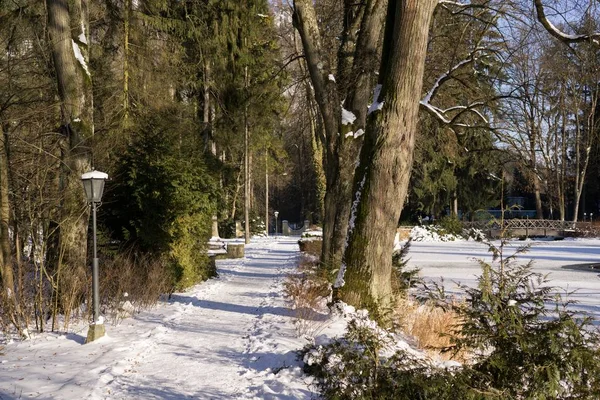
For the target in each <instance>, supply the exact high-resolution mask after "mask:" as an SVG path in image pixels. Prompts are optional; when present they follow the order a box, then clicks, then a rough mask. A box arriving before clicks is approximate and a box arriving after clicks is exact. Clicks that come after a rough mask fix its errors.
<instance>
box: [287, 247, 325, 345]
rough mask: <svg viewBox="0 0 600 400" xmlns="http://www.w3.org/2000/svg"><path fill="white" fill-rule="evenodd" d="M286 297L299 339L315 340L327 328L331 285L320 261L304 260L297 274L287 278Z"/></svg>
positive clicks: (311, 258) (310, 258)
mask: <svg viewBox="0 0 600 400" xmlns="http://www.w3.org/2000/svg"><path fill="white" fill-rule="evenodd" d="M283 286H284V290H283V293H284V295H285V297H286V298H287V299H288V301H289V302H290V303H291V307H292V309H293V310H294V318H295V319H296V329H297V331H298V334H299V335H306V336H311V337H314V336H316V335H317V334H318V333H319V332H320V331H321V330H323V328H325V326H326V321H327V318H326V314H327V300H328V298H329V296H330V293H331V289H330V284H329V282H328V281H327V278H326V276H325V275H324V273H322V271H321V270H320V269H319V268H318V260H316V259H315V258H314V257H307V256H303V257H302V258H301V259H300V262H299V265H298V269H297V271H296V272H295V273H293V274H290V275H288V276H287V277H286V280H285V282H284V284H283Z"/></svg>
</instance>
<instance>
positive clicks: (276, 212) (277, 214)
mask: <svg viewBox="0 0 600 400" xmlns="http://www.w3.org/2000/svg"><path fill="white" fill-rule="evenodd" d="M273 214H275V236H277V217H278V216H279V211H275V212H274V213H273Z"/></svg>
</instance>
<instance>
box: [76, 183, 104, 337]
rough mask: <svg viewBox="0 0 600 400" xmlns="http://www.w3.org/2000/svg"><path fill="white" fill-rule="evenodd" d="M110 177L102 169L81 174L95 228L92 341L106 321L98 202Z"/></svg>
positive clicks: (90, 333) (98, 334) (100, 334)
mask: <svg viewBox="0 0 600 400" xmlns="http://www.w3.org/2000/svg"><path fill="white" fill-rule="evenodd" d="M107 179H108V175H107V174H106V173H104V172H100V171H91V172H86V173H85V174H83V175H81V181H82V182H83V189H84V190H85V196H86V199H87V201H88V203H91V205H92V229H93V243H94V247H93V255H94V258H93V260H92V303H93V317H94V320H93V321H92V323H91V324H90V329H89V331H88V335H87V340H86V342H88V343H89V342H92V341H94V340H96V339H98V338H100V337H102V336H104V333H105V330H104V323H103V321H102V319H101V318H100V287H99V286H100V284H99V282H100V280H99V278H98V253H97V243H96V203H99V202H100V201H101V200H102V192H103V191H104V182H105V181H106V180H107Z"/></svg>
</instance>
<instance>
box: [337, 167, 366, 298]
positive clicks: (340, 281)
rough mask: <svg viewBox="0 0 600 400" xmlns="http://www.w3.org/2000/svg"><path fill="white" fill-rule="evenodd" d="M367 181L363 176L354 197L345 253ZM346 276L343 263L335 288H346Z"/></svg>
mask: <svg viewBox="0 0 600 400" xmlns="http://www.w3.org/2000/svg"><path fill="white" fill-rule="evenodd" d="M366 180H367V174H366V173H365V175H364V176H363V179H362V181H361V182H360V184H359V185H358V190H357V191H356V195H355V196H354V202H353V203H352V209H351V210H350V220H349V221H348V235H346V243H345V244H344V251H345V250H346V249H347V248H348V238H349V237H350V234H351V233H352V231H353V230H354V224H355V222H356V211H357V210H358V205H359V204H360V198H361V195H362V190H363V187H364V186H365V182H366ZM345 274H346V263H345V262H344V261H342V265H341V266H340V269H339V271H338V274H337V277H336V278H335V283H334V284H333V287H334V288H341V287H342V286H344V284H345V283H346V281H345V280H344V275H345Z"/></svg>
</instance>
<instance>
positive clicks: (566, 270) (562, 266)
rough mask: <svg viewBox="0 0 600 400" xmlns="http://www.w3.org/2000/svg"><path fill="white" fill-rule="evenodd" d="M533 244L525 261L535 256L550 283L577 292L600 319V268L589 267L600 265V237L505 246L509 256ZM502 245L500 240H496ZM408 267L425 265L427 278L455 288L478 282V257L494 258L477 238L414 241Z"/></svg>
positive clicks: (585, 306) (578, 298) (577, 297)
mask: <svg viewBox="0 0 600 400" xmlns="http://www.w3.org/2000/svg"><path fill="white" fill-rule="evenodd" d="M527 243H529V244H531V248H530V249H529V251H528V252H527V253H524V254H522V255H520V256H519V259H521V260H522V262H523V263H527V262H528V261H529V260H533V261H534V264H533V266H534V267H533V270H534V271H535V272H540V273H542V274H548V278H549V279H550V282H549V284H550V285H551V286H555V287H556V288H557V291H558V292H559V293H561V294H565V293H568V292H573V291H574V293H573V294H571V295H570V297H569V298H570V299H573V300H576V301H578V302H579V304H577V305H576V306H575V308H577V309H579V310H584V311H586V312H589V313H590V314H592V315H593V316H594V317H595V318H596V319H600V269H596V270H592V269H589V268H587V269H586V268H585V267H586V264H593V263H596V264H598V265H599V266H600V239H577V240H568V239H566V240H561V241H527V242H525V241H513V242H510V243H509V246H507V248H505V249H504V254H505V255H506V256H509V255H512V254H513V253H514V251H515V249H516V248H517V247H519V246H522V245H524V244H527ZM494 244H495V245H497V246H498V245H499V242H494ZM408 257H409V258H410V260H409V262H408V267H409V268H410V267H418V268H420V269H421V273H420V275H421V276H422V277H423V278H424V279H425V280H435V281H438V282H439V281H440V278H443V279H444V285H445V286H447V287H448V288H450V289H451V290H452V289H453V288H455V285H454V282H461V283H463V284H466V285H470V286H471V285H476V280H477V276H478V275H480V274H481V268H480V266H479V264H477V263H476V262H475V260H477V259H484V260H487V261H491V253H490V252H489V251H488V247H487V246H486V245H485V244H482V243H479V242H473V241H464V240H462V241H455V242H413V243H412V244H411V248H410V251H409V254H408Z"/></svg>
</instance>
